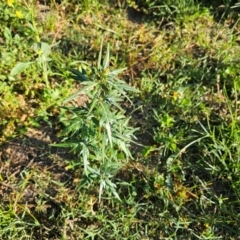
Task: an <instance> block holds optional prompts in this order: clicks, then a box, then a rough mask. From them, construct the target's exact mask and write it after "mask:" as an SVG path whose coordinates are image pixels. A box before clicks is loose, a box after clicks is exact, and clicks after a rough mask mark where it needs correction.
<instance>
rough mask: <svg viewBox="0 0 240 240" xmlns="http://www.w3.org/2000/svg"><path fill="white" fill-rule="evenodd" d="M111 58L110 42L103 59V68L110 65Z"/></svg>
mask: <svg viewBox="0 0 240 240" xmlns="http://www.w3.org/2000/svg"><path fill="white" fill-rule="evenodd" d="M109 59H110V45H109V43H108V44H107V52H106V55H105V58H104V60H103V69H104V70H105V69H107V68H108V67H109Z"/></svg>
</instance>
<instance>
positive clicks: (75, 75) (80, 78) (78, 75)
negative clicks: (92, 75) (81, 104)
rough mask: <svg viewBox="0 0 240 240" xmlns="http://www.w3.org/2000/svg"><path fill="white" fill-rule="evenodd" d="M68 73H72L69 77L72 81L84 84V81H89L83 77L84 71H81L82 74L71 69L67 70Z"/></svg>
mask: <svg viewBox="0 0 240 240" xmlns="http://www.w3.org/2000/svg"><path fill="white" fill-rule="evenodd" d="M67 70H68V71H70V72H71V73H73V75H72V76H71V77H72V78H73V79H74V80H76V81H80V82H84V81H88V80H89V79H88V78H87V77H86V76H85V74H86V71H85V70H84V69H83V71H82V72H80V71H78V70H76V69H72V68H68V69H67Z"/></svg>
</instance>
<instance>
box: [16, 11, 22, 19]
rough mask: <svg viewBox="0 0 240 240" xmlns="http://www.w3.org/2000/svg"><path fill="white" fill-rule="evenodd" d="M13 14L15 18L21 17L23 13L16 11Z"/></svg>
mask: <svg viewBox="0 0 240 240" xmlns="http://www.w3.org/2000/svg"><path fill="white" fill-rule="evenodd" d="M15 16H16V17H17V18H23V14H22V13H21V12H20V11H16V12H15Z"/></svg>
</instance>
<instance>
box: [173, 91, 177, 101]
mask: <svg viewBox="0 0 240 240" xmlns="http://www.w3.org/2000/svg"><path fill="white" fill-rule="evenodd" d="M177 98H178V92H173V99H174V101H176V100H177Z"/></svg>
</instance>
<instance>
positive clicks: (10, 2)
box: [6, 0, 14, 7]
mask: <svg viewBox="0 0 240 240" xmlns="http://www.w3.org/2000/svg"><path fill="white" fill-rule="evenodd" d="M6 3H7V5H8V6H9V7H12V6H13V3H14V0H6Z"/></svg>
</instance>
